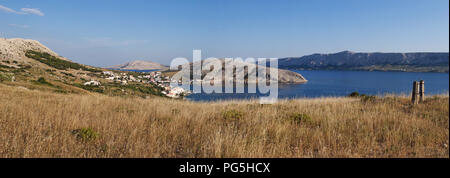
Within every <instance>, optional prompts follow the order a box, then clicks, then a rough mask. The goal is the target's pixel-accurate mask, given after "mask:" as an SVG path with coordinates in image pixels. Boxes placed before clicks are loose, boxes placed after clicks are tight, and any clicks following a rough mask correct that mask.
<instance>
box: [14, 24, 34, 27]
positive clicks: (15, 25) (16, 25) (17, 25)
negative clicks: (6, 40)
mask: <svg viewBox="0 0 450 178" xmlns="http://www.w3.org/2000/svg"><path fill="white" fill-rule="evenodd" d="M9 26H11V27H17V28H30V26H28V25H19V24H9Z"/></svg>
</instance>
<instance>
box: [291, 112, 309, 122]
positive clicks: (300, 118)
mask: <svg viewBox="0 0 450 178" xmlns="http://www.w3.org/2000/svg"><path fill="white" fill-rule="evenodd" d="M288 120H289V121H291V122H293V123H295V124H301V123H311V122H312V118H311V117H310V116H309V115H307V114H304V113H292V114H290V115H289V117H288Z"/></svg>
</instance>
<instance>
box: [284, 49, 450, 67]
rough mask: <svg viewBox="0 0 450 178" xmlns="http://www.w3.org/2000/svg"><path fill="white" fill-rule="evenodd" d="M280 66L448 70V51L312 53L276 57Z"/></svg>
mask: <svg viewBox="0 0 450 178" xmlns="http://www.w3.org/2000/svg"><path fill="white" fill-rule="evenodd" d="M278 65H279V67H280V68H283V69H303V70H371V71H372V70H379V71H408V72H448V71H449V53H355V52H350V51H343V52H340V53H334V54H313V55H308V56H303V57H289V58H283V59H279V63H278Z"/></svg>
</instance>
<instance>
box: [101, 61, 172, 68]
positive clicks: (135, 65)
mask: <svg viewBox="0 0 450 178" xmlns="http://www.w3.org/2000/svg"><path fill="white" fill-rule="evenodd" d="M106 68H107V69H117V70H167V69H168V67H167V66H164V65H162V64H159V63H156V62H150V61H141V60H136V61H132V62H127V63H125V64H120V65H114V66H109V67H106Z"/></svg>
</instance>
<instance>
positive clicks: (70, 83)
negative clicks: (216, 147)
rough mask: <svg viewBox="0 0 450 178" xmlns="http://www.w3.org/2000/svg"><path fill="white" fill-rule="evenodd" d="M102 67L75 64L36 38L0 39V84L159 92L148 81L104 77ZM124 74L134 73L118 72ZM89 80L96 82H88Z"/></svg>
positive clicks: (119, 92) (120, 92)
mask: <svg viewBox="0 0 450 178" xmlns="http://www.w3.org/2000/svg"><path fill="white" fill-rule="evenodd" d="M104 71H106V69H102V68H97V67H92V66H88V65H83V64H78V63H75V62H72V61H70V60H69V59H66V58H64V57H62V56H59V55H58V54H57V53H55V52H53V51H52V50H50V49H49V48H47V47H46V46H44V45H42V44H41V43H39V42H38V41H35V40H28V39H19V38H16V39H0V85H10V86H15V87H18V88H22V89H23V88H25V89H29V90H44V91H52V92H57V93H83V94H92V93H100V94H106V95H114V96H123V95H128V96H141V97H149V96H155V95H159V96H160V95H161V88H160V87H158V86H155V85H152V84H147V83H139V82H130V83H127V85H123V84H121V83H120V82H117V81H113V80H107V79H106V77H105V75H104V73H103V72H104ZM121 73H123V74H124V75H125V74H126V75H127V76H131V75H133V76H134V75H138V74H136V73H133V72H121ZM89 82H93V83H96V84H99V85H96V86H89V85H86V83H89Z"/></svg>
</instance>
